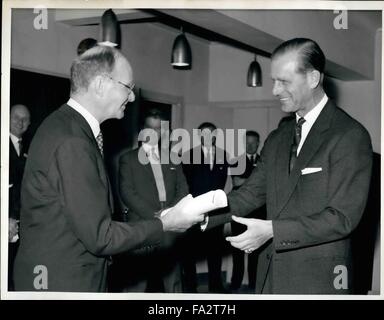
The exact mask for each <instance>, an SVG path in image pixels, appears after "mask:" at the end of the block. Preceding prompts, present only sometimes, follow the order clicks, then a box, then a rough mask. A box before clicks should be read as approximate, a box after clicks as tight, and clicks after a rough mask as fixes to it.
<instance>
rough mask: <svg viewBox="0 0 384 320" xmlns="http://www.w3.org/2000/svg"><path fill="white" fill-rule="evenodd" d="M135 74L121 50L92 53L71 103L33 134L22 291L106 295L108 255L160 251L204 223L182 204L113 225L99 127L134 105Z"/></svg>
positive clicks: (18, 269) (83, 58) (19, 278)
mask: <svg viewBox="0 0 384 320" xmlns="http://www.w3.org/2000/svg"><path fill="white" fill-rule="evenodd" d="M132 88H133V72H132V68H131V66H130V64H129V62H128V60H127V59H126V58H125V57H124V56H123V55H122V54H121V53H120V51H118V50H116V49H113V48H110V47H104V46H96V47H93V48H91V49H89V50H87V51H86V52H84V53H83V54H82V55H80V56H79V57H78V58H77V59H76V60H75V61H74V62H73V64H72V67H71V98H70V99H69V101H68V103H67V104H65V105H63V106H62V107H61V108H59V109H58V110H56V111H55V112H53V113H52V114H51V115H50V116H49V117H47V119H45V120H44V122H43V123H42V124H41V126H40V127H39V129H38V130H37V132H36V135H35V136H34V138H33V140H32V143H31V146H30V149H29V156H28V160H27V163H26V167H25V174H24V179H23V183H22V191H21V197H22V202H21V203H22V205H21V217H20V221H21V225H20V234H21V236H20V238H21V243H20V248H19V251H18V254H17V256H16V261H15V268H14V271H15V272H14V274H15V289H16V290H18V291H35V290H47V291H80V292H103V291H105V290H106V285H107V283H106V275H107V265H108V261H109V260H110V259H109V256H110V255H114V254H117V253H120V252H124V251H128V250H133V249H136V248H141V247H148V246H155V245H158V244H159V243H160V242H161V240H162V238H163V235H164V232H165V231H178V232H180V231H185V230H186V229H188V228H189V227H190V226H191V225H193V224H194V223H196V222H197V221H199V220H200V221H201V220H202V219H203V217H200V215H193V214H190V213H189V212H188V213H187V212H185V210H183V208H184V204H185V203H188V201H189V199H190V198H187V197H186V198H184V199H182V200H181V201H180V202H179V203H178V204H177V205H176V206H175V207H174V208H173V209H172V210H170V212H169V213H168V214H167V215H166V216H164V217H161V218H151V219H148V220H145V221H138V222H135V223H122V222H115V221H112V220H111V213H112V211H113V207H112V194H111V187H110V184H109V180H108V176H107V173H106V170H105V166H104V161H103V144H102V135H101V134H100V123H102V122H103V121H105V120H107V119H110V118H118V119H121V118H122V117H123V115H124V109H125V107H126V105H127V103H128V102H131V101H133V100H134V98H135V96H134V93H133V91H132Z"/></svg>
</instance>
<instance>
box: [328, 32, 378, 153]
mask: <svg viewBox="0 0 384 320" xmlns="http://www.w3.org/2000/svg"><path fill="white" fill-rule="evenodd" d="M381 37H382V32H381V30H379V31H377V33H376V35H375V44H376V45H375V48H376V50H375V55H374V65H375V75H374V80H372V81H368V80H367V81H349V82H346V81H340V80H337V79H328V82H329V89H330V90H329V95H330V96H332V97H333V98H334V99H335V100H336V103H337V104H338V105H339V106H340V107H341V108H343V109H344V110H345V111H347V112H348V113H349V114H350V115H351V116H352V117H354V118H356V119H357V120H358V121H360V122H361V123H362V124H363V125H364V126H365V127H366V128H367V130H368V132H369V133H370V135H371V139H372V146H373V150H374V151H375V152H378V153H381V143H380V142H381V134H380V132H381V130H380V129H381V122H380V119H381Z"/></svg>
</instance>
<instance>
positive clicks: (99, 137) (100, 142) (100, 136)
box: [96, 131, 104, 156]
mask: <svg viewBox="0 0 384 320" xmlns="http://www.w3.org/2000/svg"><path fill="white" fill-rule="evenodd" d="M96 142H97V146H98V147H99V150H100V153H101V155H102V156H104V150H103V134H102V133H101V131H100V132H99V134H98V135H97V137H96Z"/></svg>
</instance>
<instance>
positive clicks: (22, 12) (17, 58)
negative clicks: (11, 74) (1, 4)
mask: <svg viewBox="0 0 384 320" xmlns="http://www.w3.org/2000/svg"><path fill="white" fill-rule="evenodd" d="M36 16H37V15H35V14H34V13H33V10H31V9H13V10H12V34H11V37H12V41H11V50H12V55H11V64H12V66H14V67H17V68H22V69H25V70H30V71H35V72H41V73H48V74H53V75H59V76H62V77H68V76H69V70H70V67H71V62H72V60H73V59H74V58H75V57H76V48H77V45H78V44H79V42H80V41H81V40H83V39H84V38H88V37H93V38H97V36H98V29H97V27H95V26H87V27H70V26H67V25H64V24H60V23H56V22H55V20H54V12H53V10H48V29H47V30H44V29H42V30H36V29H35V28H34V27H33V21H34V19H35V17H36Z"/></svg>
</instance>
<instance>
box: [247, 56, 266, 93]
mask: <svg viewBox="0 0 384 320" xmlns="http://www.w3.org/2000/svg"><path fill="white" fill-rule="evenodd" d="M247 86H248V87H261V86H262V76H261V68H260V65H259V63H258V62H257V61H256V59H255V60H254V61H252V63H251V64H250V65H249V68H248V75H247Z"/></svg>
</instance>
